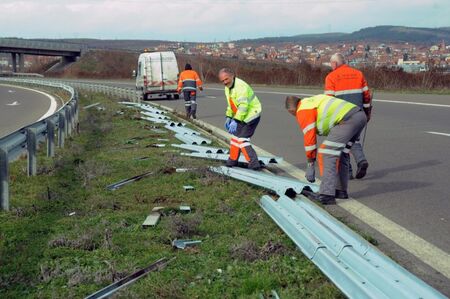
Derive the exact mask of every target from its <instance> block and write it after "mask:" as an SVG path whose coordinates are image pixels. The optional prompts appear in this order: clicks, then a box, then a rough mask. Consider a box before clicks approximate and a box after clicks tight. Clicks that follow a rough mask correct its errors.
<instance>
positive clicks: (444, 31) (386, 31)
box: [237, 26, 450, 44]
mask: <svg viewBox="0 0 450 299" xmlns="http://www.w3.org/2000/svg"><path fill="white" fill-rule="evenodd" d="M441 40H447V41H449V40H450V27H443V28H416V27H404V26H376V27H369V28H364V29H361V30H359V31H355V32H352V33H323V34H302V35H294V36H286V37H267V38H259V39H243V40H238V41H237V42H238V43H242V44H271V43H311V44H315V43H335V42H341V43H342V42H353V41H367V42H369V41H372V42H383V43H389V42H409V43H426V44H432V43H437V42H440V41H441Z"/></svg>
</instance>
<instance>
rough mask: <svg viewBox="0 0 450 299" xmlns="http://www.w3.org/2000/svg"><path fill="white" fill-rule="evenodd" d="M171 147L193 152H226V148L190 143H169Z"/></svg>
mask: <svg viewBox="0 0 450 299" xmlns="http://www.w3.org/2000/svg"><path fill="white" fill-rule="evenodd" d="M171 146H173V147H178V148H182V149H186V150H190V151H193V152H199V153H206V154H213V153H214V154H228V149H224V148H218V147H212V146H202V145H192V144H171Z"/></svg>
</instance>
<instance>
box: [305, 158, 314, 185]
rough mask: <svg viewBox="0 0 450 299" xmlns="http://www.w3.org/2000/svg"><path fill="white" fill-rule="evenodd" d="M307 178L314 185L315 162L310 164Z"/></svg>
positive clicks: (307, 169)
mask: <svg viewBox="0 0 450 299" xmlns="http://www.w3.org/2000/svg"><path fill="white" fill-rule="evenodd" d="M305 177H306V180H307V181H308V182H310V183H314V182H315V181H316V168H315V166H314V162H308V164H307V166H306V173H305Z"/></svg>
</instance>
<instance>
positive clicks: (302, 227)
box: [210, 167, 446, 299]
mask: <svg viewBox="0 0 450 299" xmlns="http://www.w3.org/2000/svg"><path fill="white" fill-rule="evenodd" d="M210 169H211V171H214V172H216V173H219V174H222V175H226V176H230V177H233V178H235V179H239V180H242V181H245V182H248V183H250V184H254V185H257V186H260V187H263V188H266V189H270V190H272V191H273V192H275V193H276V194H277V195H278V196H279V198H278V199H277V200H274V199H273V198H272V197H270V196H268V195H264V196H263V197H261V199H260V200H259V204H260V206H261V207H262V208H263V210H264V211H265V212H266V213H267V214H268V215H269V216H270V217H271V218H272V219H273V220H274V221H275V223H276V224H277V225H278V226H279V227H280V228H281V229H282V230H283V231H284V232H285V233H286V234H287V235H288V236H289V238H291V240H292V241H293V242H294V243H295V244H296V245H297V247H298V248H299V249H300V250H301V251H302V252H303V254H305V256H307V257H308V258H309V259H310V260H311V261H312V262H313V263H314V264H316V265H317V267H318V268H319V269H320V270H321V271H322V272H323V273H324V274H325V275H327V276H328V278H329V279H330V280H331V281H333V283H334V284H335V285H336V286H337V287H338V288H339V289H340V290H341V291H342V292H343V293H344V294H345V295H346V296H348V297H349V298H358V299H361V298H377V299H378V298H396V299H401V298H405V299H411V298H416V299H420V298H422V299H425V298H442V299H444V298H446V297H445V296H444V295H442V294H441V293H440V292H438V291H437V290H435V289H434V288H432V287H431V286H429V285H428V284H426V283H425V282H424V281H422V280H420V279H419V278H418V277H416V276H415V275H413V274H412V273H410V272H408V271H407V270H406V269H404V268H403V267H401V266H400V265H398V264H397V263H395V262H394V261H392V260H391V259H390V258H388V257H387V256H386V255H384V254H383V253H382V252H381V251H379V250H378V249H377V248H375V247H374V246H372V245H371V244H370V243H369V242H367V241H366V240H364V239H363V238H362V237H360V236H359V235H358V234H356V233H354V232H353V231H352V230H351V229H349V228H348V227H347V226H345V225H344V224H343V223H341V222H339V221H338V220H336V219H335V218H334V217H332V216H331V215H330V214H328V213H327V212H326V211H325V210H323V209H322V208H321V207H319V206H318V205H316V204H314V203H312V202H311V201H310V200H309V199H307V198H306V197H304V196H302V195H300V194H299V193H300V192H301V191H302V190H303V188H305V187H308V188H309V189H310V190H313V191H317V190H318V186H317V185H316V184H307V183H302V182H299V181H297V180H293V179H290V178H285V177H282V176H277V175H273V174H267V173H261V172H256V171H252V170H247V169H239V168H228V167H211V168H210ZM293 191H294V192H295V193H297V196H295V194H294V193H293ZM286 194H289V197H288V196H286ZM293 198H294V199H293Z"/></svg>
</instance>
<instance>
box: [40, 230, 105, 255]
mask: <svg viewBox="0 0 450 299" xmlns="http://www.w3.org/2000/svg"><path fill="white" fill-rule="evenodd" d="M98 237H99V236H98V233H92V232H91V233H89V232H88V233H84V234H83V235H81V236H80V237H79V238H78V239H69V238H67V237H65V236H60V237H58V238H56V239H53V240H51V241H49V242H48V246H49V247H52V248H57V247H68V248H72V249H80V250H86V251H93V250H95V249H97V248H99V247H100V244H99V242H98V241H97V240H99V238H98Z"/></svg>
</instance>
